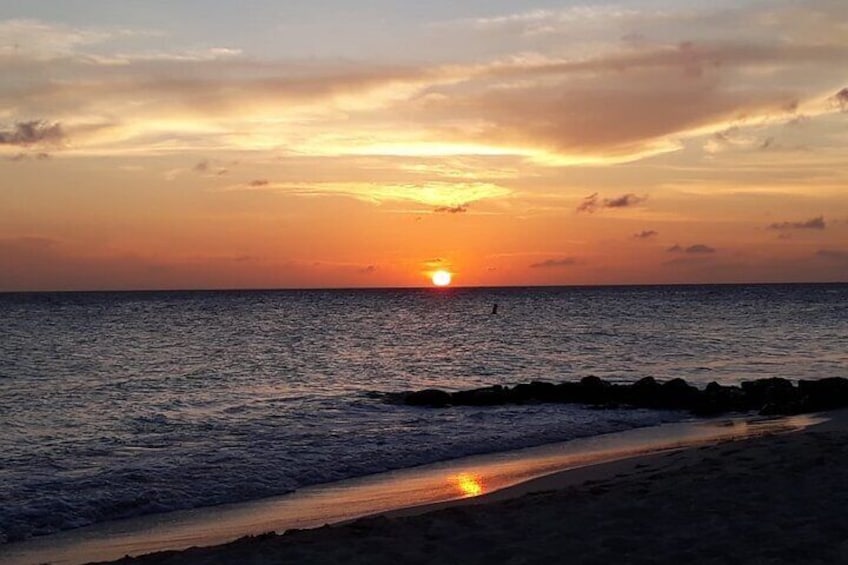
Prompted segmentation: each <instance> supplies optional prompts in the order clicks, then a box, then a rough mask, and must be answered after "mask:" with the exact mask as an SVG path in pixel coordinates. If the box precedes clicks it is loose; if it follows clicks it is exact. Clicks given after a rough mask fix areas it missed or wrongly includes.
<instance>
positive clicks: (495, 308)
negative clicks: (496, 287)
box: [492, 302, 498, 316]
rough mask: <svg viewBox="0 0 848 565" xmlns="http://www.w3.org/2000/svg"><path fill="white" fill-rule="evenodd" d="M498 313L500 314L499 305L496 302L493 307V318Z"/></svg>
mask: <svg viewBox="0 0 848 565" xmlns="http://www.w3.org/2000/svg"><path fill="white" fill-rule="evenodd" d="M497 313H498V303H497V302H495V303H494V305H493V306H492V316H494V315H495V314H497Z"/></svg>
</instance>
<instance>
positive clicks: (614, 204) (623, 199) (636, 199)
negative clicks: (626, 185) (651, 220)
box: [604, 193, 647, 208]
mask: <svg viewBox="0 0 848 565" xmlns="http://www.w3.org/2000/svg"><path fill="white" fill-rule="evenodd" d="M646 199H647V197H645V196H636V195H635V194H632V193H631V194H622V195H621V196H618V197H616V198H604V208H627V207H628V206H633V205H635V204H639V203H641V202H644V201H645V200H646Z"/></svg>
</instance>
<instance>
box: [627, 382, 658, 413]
mask: <svg viewBox="0 0 848 565" xmlns="http://www.w3.org/2000/svg"><path fill="white" fill-rule="evenodd" d="M627 396H628V398H627V399H626V400H625V402H627V404H632V405H633V406H638V407H640V408H656V407H657V405H658V404H659V398H660V383H658V382H657V380H656V379H655V378H654V377H645V378H643V379H639V380H638V381H636V382H635V383H633V384H632V385H631V386H630V390H629V394H628V395H627Z"/></svg>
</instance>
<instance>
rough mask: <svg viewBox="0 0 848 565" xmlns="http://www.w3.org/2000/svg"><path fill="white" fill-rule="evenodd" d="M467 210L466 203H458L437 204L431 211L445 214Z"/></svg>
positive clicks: (460, 212) (461, 212) (462, 212)
mask: <svg viewBox="0 0 848 565" xmlns="http://www.w3.org/2000/svg"><path fill="white" fill-rule="evenodd" d="M467 211H468V204H459V205H457V206H439V207H438V208H434V209H433V212H436V213H446V214H464V213H465V212H467Z"/></svg>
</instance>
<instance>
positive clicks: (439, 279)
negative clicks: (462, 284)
mask: <svg viewBox="0 0 848 565" xmlns="http://www.w3.org/2000/svg"><path fill="white" fill-rule="evenodd" d="M451 278H453V275H451V274H450V273H449V272H447V271H436V272H435V273H433V276H432V279H433V284H434V285H436V286H448V285H449V284H450V283H451Z"/></svg>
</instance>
